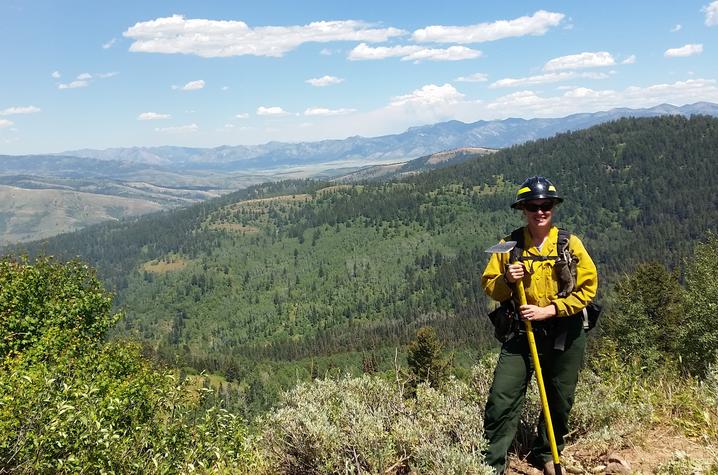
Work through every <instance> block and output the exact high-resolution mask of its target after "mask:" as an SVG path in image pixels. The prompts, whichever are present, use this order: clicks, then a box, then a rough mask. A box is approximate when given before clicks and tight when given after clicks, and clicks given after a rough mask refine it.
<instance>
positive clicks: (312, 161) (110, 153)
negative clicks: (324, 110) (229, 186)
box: [62, 102, 718, 171]
mask: <svg viewBox="0 0 718 475" xmlns="http://www.w3.org/2000/svg"><path fill="white" fill-rule="evenodd" d="M669 114H674V115H684V116H690V115H695V114H703V115H710V116H718V104H714V103H710V102H697V103H695V104H687V105H684V106H673V105H670V104H661V105H658V106H655V107H651V108H647V109H629V108H617V109H611V110H608V111H603V112H594V113H580V114H572V115H569V116H566V117H562V118H550V119H517V118H509V119H504V120H492V121H484V120H480V121H477V122H473V123H469V124H467V123H464V122H460V121H457V120H452V121H448V122H441V123H437V124H431V125H423V126H418V127H411V128H409V129H408V130H406V131H405V132H403V133H400V134H394V135H384V136H380V137H360V136H354V137H348V138H346V139H343V140H338V139H335V140H322V141H319V142H299V143H283V142H268V143H266V144H262V145H237V146H229V145H224V146H221V147H215V148H192V147H172V146H163V147H131V148H111V149H106V150H91V149H83V150H74V151H68V152H63V153H62V155H71V156H76V157H86V158H94V159H99V160H119V161H122V162H133V163H143V164H146V165H152V166H157V167H165V166H172V167H173V168H174V169H175V170H177V169H182V170H191V169H211V170H216V171H239V170H242V171H247V170H259V169H262V170H266V169H273V168H277V167H289V166H309V165H319V164H327V163H333V164H335V166H334V167H335V168H336V166H337V165H336V164H341V163H344V164H346V166H366V165H369V164H380V163H392V162H398V161H407V160H410V159H413V158H417V157H422V156H426V155H430V154H432V153H436V152H441V151H445V150H450V149H455V148H462V147H488V148H503V147H508V146H511V145H516V144H519V143H524V142H527V141H530V140H536V139H540V138H547V137H551V136H553V135H555V134H557V133H561V132H566V131H574V130H580V129H585V128H588V127H592V126H594V125H597V124H600V123H603V122H609V121H612V120H616V119H620V118H623V117H655V116H660V115H669Z"/></svg>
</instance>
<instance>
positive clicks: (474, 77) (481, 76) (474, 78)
mask: <svg viewBox="0 0 718 475" xmlns="http://www.w3.org/2000/svg"><path fill="white" fill-rule="evenodd" d="M488 80H489V75H488V74H485V73H474V74H471V75H469V76H460V77H458V78H456V79H455V81H458V82H486V81H488Z"/></svg>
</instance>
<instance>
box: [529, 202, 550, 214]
mask: <svg viewBox="0 0 718 475" xmlns="http://www.w3.org/2000/svg"><path fill="white" fill-rule="evenodd" d="M523 208H524V209H525V210H526V211H528V212H530V213H535V212H536V211H538V210H541V211H551V210H552V209H553V201H549V202H548V203H541V204H540V205H537V204H535V203H524V205H523Z"/></svg>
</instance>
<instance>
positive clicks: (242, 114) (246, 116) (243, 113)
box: [234, 112, 249, 119]
mask: <svg viewBox="0 0 718 475" xmlns="http://www.w3.org/2000/svg"><path fill="white" fill-rule="evenodd" d="M234 117H235V118H237V119H249V114H248V113H247V112H241V113H239V114H237V115H235V116H234Z"/></svg>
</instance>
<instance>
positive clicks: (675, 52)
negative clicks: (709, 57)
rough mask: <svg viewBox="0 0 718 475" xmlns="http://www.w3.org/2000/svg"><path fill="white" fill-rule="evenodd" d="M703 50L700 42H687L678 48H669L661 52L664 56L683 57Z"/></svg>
mask: <svg viewBox="0 0 718 475" xmlns="http://www.w3.org/2000/svg"><path fill="white" fill-rule="evenodd" d="M702 52H703V45H702V44H687V45H684V46H681V47H680V48H669V49H667V50H666V52H665V53H663V56H665V57H666V58H685V57H687V56H695V55H697V54H701V53H702Z"/></svg>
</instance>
